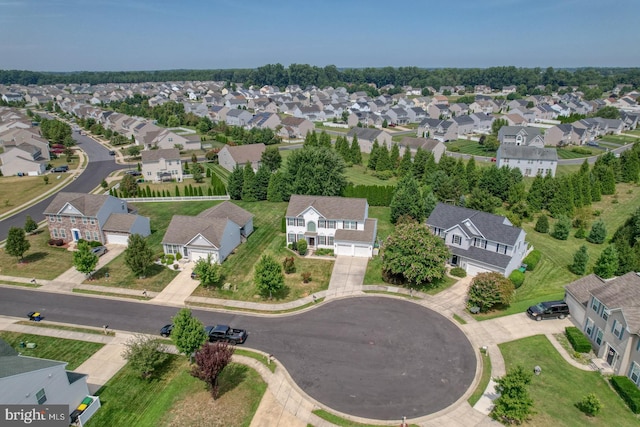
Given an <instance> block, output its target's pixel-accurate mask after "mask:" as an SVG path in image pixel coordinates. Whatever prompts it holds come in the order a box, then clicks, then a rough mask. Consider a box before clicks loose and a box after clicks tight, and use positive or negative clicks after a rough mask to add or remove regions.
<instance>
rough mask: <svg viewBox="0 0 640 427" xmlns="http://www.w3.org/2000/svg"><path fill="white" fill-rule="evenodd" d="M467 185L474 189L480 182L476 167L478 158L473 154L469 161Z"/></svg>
mask: <svg viewBox="0 0 640 427" xmlns="http://www.w3.org/2000/svg"><path fill="white" fill-rule="evenodd" d="M466 172H467V185H468V186H469V191H471V190H473V189H474V188H475V186H476V184H477V183H478V171H477V169H476V159H475V158H474V157H473V156H471V158H470V159H469V161H468V162H467V168H466Z"/></svg>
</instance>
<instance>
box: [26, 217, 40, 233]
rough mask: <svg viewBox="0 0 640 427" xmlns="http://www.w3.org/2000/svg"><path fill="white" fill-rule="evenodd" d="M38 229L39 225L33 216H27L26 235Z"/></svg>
mask: <svg viewBox="0 0 640 427" xmlns="http://www.w3.org/2000/svg"><path fill="white" fill-rule="evenodd" d="M37 229H38V223H37V222H35V221H34V220H33V218H31V215H27V218H26V219H25V221H24V231H25V233H33V232H34V231H36V230H37Z"/></svg>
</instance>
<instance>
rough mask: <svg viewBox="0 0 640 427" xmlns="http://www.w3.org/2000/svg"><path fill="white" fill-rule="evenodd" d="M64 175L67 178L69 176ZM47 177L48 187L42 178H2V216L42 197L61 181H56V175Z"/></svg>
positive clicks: (0, 210)
mask: <svg viewBox="0 0 640 427" xmlns="http://www.w3.org/2000/svg"><path fill="white" fill-rule="evenodd" d="M62 175H64V176H66V175H67V174H62ZM47 176H48V178H49V184H47V185H45V183H44V179H43V177H42V176H3V177H0V214H3V213H5V212H8V211H10V210H11V209H15V208H17V207H18V206H21V205H23V204H24V203H27V202H29V201H31V200H33V199H36V198H38V197H40V196H41V195H42V194H44V193H45V192H47V191H49V190H51V189H52V188H53V187H54V186H55V185H56V184H58V182H59V181H58V180H57V179H55V175H54V174H49V175H47ZM60 179H61V180H62V179H64V178H60Z"/></svg>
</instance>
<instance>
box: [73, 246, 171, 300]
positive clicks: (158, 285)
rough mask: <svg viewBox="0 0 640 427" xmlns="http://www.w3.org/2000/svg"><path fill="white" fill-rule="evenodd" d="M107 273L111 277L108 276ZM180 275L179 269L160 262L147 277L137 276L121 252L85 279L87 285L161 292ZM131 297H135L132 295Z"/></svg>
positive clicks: (150, 270) (153, 266)
mask: <svg viewBox="0 0 640 427" xmlns="http://www.w3.org/2000/svg"><path fill="white" fill-rule="evenodd" d="M107 273H108V274H109V277H107ZM177 275H178V271H175V270H173V269H172V268H168V267H165V266H163V265H159V264H153V265H152V266H151V267H150V268H149V270H148V272H147V275H146V276H145V278H143V279H141V278H139V277H138V276H136V275H135V274H134V273H133V272H132V271H131V270H130V269H129V267H127V265H126V264H125V262H124V254H120V255H119V256H117V257H116V258H115V259H114V260H113V261H111V262H110V263H108V264H107V265H105V266H104V267H102V268H101V269H99V270H98V271H96V272H95V273H94V274H93V276H92V278H91V280H85V281H84V282H83V283H84V284H86V285H99V286H109V287H110V286H113V287H117V288H126V289H140V290H144V289H146V290H148V291H152V292H160V291H162V290H163V289H164V287H165V286H167V284H168V283H169V282H171V281H172V280H173V279H174V278H175V277H176V276H177ZM131 298H135V297H134V296H131ZM141 299H142V298H141Z"/></svg>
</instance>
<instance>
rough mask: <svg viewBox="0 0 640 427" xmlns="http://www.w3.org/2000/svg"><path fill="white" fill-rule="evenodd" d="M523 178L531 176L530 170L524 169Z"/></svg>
mask: <svg viewBox="0 0 640 427" xmlns="http://www.w3.org/2000/svg"><path fill="white" fill-rule="evenodd" d="M524 176H531V168H526V169H525V170H524Z"/></svg>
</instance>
